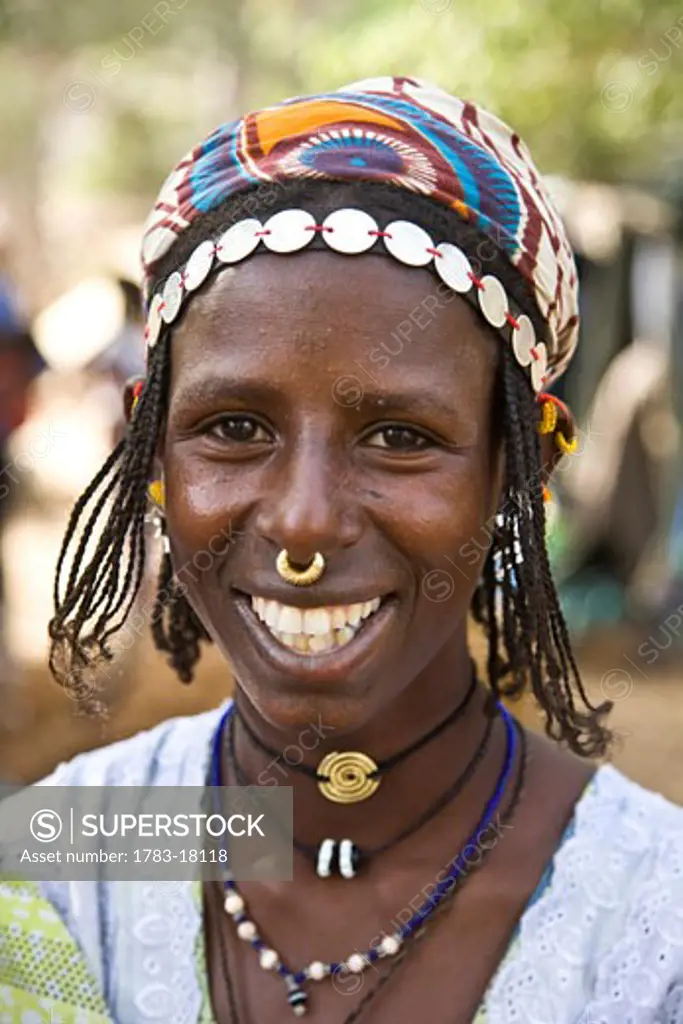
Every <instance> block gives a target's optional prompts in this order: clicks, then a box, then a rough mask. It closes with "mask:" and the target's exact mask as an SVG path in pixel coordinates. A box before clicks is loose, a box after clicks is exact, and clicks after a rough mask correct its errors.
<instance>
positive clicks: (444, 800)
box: [227, 713, 497, 878]
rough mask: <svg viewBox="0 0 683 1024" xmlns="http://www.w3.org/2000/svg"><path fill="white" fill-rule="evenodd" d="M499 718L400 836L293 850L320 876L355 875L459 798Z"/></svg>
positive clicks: (231, 745) (490, 719)
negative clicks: (365, 845) (452, 778)
mask: <svg viewBox="0 0 683 1024" xmlns="http://www.w3.org/2000/svg"><path fill="white" fill-rule="evenodd" d="M496 717H497V713H496V714H495V715H488V716H487V723H486V727H485V729H484V734H483V736H482V738H481V741H480V743H479V745H478V746H477V749H476V750H475V752H474V754H473V755H472V757H471V758H470V760H469V761H468V763H467V764H466V765H465V768H464V770H463V771H462V772H461V773H460V775H458V777H457V778H456V779H455V781H454V782H453V783H452V784H451V785H450V786H449V787H448V789H447V790H446V791H445V792H444V793H442V794H441V795H440V796H439V797H437V799H436V800H434V801H433V802H432V804H430V806H429V807H428V808H427V809H426V810H425V811H423V812H422V813H421V814H419V815H418V817H417V818H416V819H415V821H413V822H411V824H410V825H407V826H406V827H405V828H404V829H402V830H401V831H400V832H399V833H398V835H396V836H393V837H392V838H391V839H389V840H387V841H386V842H384V843H380V844H379V845H378V846H374V847H370V848H368V849H362V848H361V847H359V846H356V844H355V843H353V842H352V841H351V840H350V839H342V840H341V841H337V840H334V839H324V840H323V841H322V842H321V843H319V844H318V845H311V844H308V843H300V842H299V841H298V840H297V839H294V840H293V843H294V849H295V850H297V851H298V852H299V853H301V854H303V856H305V857H306V858H307V859H308V860H310V861H311V862H312V863H313V864H314V865H315V867H316V870H317V873H318V875H319V876H320V877H321V878H329V877H330V875H331V874H332V872H333V869H334V868H336V869H337V871H338V872H339V874H340V875H341V876H342V877H343V878H354V877H355V876H356V874H357V873H358V871H359V869H360V868H361V867H362V866H364V865H366V864H367V863H368V862H369V861H370V860H371V858H373V857H378V856H379V855H380V854H382V853H385V852H386V851H387V850H390V849H392V847H394V846H397V845H398V843H400V842H402V841H403V840H404V839H408V837H409V836H412V835H414V833H415V832H417V831H418V830H419V829H421V828H423V827H424V826H425V825H426V824H427V823H428V822H430V821H431V820H432V819H433V818H435V817H436V816H437V814H439V812H440V811H442V810H444V808H445V807H447V806H448V805H449V804H450V803H452V802H453V801H454V800H455V799H456V797H457V796H458V795H459V794H460V793H461V792H462V790H463V788H464V787H465V786H466V785H467V783H468V782H469V780H470V779H471V778H472V775H473V774H474V772H475V771H476V769H477V767H478V766H479V765H480V764H481V762H482V760H483V758H484V756H485V754H486V751H487V750H488V748H489V744H490V741H491V735H492V732H493V724H494V721H495V718H496ZM234 719H235V716H233V717H232V718H231V719H230V722H229V724H228V729H227V733H228V735H227V753H228V758H229V760H230V762H231V763H232V766H233V771H234V773H235V779H236V781H237V785H238V786H252V785H254V783H252V782H250V780H249V779H248V778H247V777H246V775H245V773H244V772H243V770H242V768H241V766H240V764H239V762H238V760H237V754H236V751H235V729H234ZM240 721H241V719H240Z"/></svg>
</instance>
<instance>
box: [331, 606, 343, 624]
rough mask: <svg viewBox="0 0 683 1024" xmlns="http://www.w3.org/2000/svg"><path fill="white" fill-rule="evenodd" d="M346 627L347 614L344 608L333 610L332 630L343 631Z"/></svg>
mask: <svg viewBox="0 0 683 1024" xmlns="http://www.w3.org/2000/svg"><path fill="white" fill-rule="evenodd" d="M345 625H346V612H345V611H344V609H343V608H339V607H337V608H333V609H332V629H343V628H344V626H345Z"/></svg>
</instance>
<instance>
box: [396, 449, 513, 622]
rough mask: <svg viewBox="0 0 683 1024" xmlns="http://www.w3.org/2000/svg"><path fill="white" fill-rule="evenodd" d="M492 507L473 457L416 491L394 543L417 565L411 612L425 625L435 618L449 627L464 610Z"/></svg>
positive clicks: (480, 561) (485, 543)
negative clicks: (404, 529)
mask: <svg viewBox="0 0 683 1024" xmlns="http://www.w3.org/2000/svg"><path fill="white" fill-rule="evenodd" d="M495 507H496V505H495V497H494V488H493V486H492V483H491V480H490V479H489V477H488V476H486V475H484V474H483V473H482V467H481V464H478V465H477V464H475V462H474V461H472V462H469V461H468V463H467V464H465V465H463V466H461V467H460V468H459V470H458V471H457V472H455V473H454V474H453V475H452V476H450V477H447V478H444V479H443V480H442V481H441V483H440V486H438V487H435V486H432V487H425V488H424V489H423V490H422V493H421V494H420V499H419V504H418V503H417V502H416V510H415V512H414V513H413V516H412V517H411V521H410V531H409V535H408V533H406V535H405V536H404V537H403V539H402V541H400V543H402V544H404V545H405V548H404V550H408V551H410V552H411V555H412V557H411V561H412V562H413V564H414V566H415V567H417V569H418V579H417V588H418V589H417V614H418V617H419V618H420V619H423V620H424V623H425V628H430V627H431V629H434V628H436V620H437V619H439V621H441V618H444V619H445V620H447V622H448V627H449V628H451V627H452V625H453V624H454V617H455V619H457V620H460V619H462V617H463V616H464V615H465V614H466V613H467V609H468V608H469V604H470V601H471V598H472V594H473V593H474V590H475V588H476V585H477V582H478V580H479V578H480V575H481V571H482V568H483V565H484V562H485V560H486V555H487V553H488V549H489V547H490V544H491V538H492V529H493V525H494V514H495ZM416 555H417V557H415V556H416Z"/></svg>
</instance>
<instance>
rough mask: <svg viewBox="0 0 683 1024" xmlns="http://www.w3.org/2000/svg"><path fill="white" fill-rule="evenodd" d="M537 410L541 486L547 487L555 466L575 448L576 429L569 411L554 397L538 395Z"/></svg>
mask: <svg viewBox="0 0 683 1024" xmlns="http://www.w3.org/2000/svg"><path fill="white" fill-rule="evenodd" d="M538 410H539V420H538V431H539V435H540V437H539V440H540V442H541V467H542V473H543V484H544V486H547V485H548V483H549V481H550V479H551V477H552V474H553V472H554V470H555V467H556V466H557V464H558V463H559V462H560V460H561V459H562V458H563V456H565V455H568V454H570V453H571V450H572V449H573V448H575V447H576V444H577V427H576V420H575V419H574V416H573V413H572V411H571V409H569V407H568V406H566V405H565V404H564V402H561V401H560V399H559V398H556V397H555V395H549V394H540V395H539V396H538Z"/></svg>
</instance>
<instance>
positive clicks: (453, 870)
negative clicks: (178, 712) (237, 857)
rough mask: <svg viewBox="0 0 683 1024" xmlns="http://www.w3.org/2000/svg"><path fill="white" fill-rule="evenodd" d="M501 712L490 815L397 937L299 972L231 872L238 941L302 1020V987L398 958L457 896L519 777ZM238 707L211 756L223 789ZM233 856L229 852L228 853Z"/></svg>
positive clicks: (221, 727)
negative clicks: (225, 753) (226, 743)
mask: <svg viewBox="0 0 683 1024" xmlns="http://www.w3.org/2000/svg"><path fill="white" fill-rule="evenodd" d="M497 708H498V711H499V713H500V715H501V717H502V719H503V721H504V723H505V733H506V750H505V760H504V762H503V766H502V769H501V771H500V774H499V776H498V780H497V783H496V788H495V790H494V792H493V795H492V796H491V798H490V799H489V801H488V803H487V805H486V808H485V810H484V813H483V815H482V817H481V819H480V821H479V823H478V824H477V826H476V828H475V829H474V830H473V832H472V834H471V835H470V837H469V839H468V840H467V842H466V843H465V844H464V846H463V848H462V853H460V854H459V855H458V856H457V857H456V858H455V859H454V860H453V861H451V864H450V868H449V870H448V872H447V874H446V876H445V878H443V879H442V880H441V881H440V882H439V883H438V884H437V886H436V889H435V890H434V892H433V893H432V894H431V896H429V898H428V899H426V900H425V901H424V903H423V904H422V906H421V907H420V908H419V909H418V910H417V911H416V912H415V913H414V914H413V916H412V917H411V918H410V919H409V920H408V921H407V922H406V923H405V924H403V925H401V927H400V928H399V929H398V930H397V931H396V932H394V933H393V934H391V935H385V936H384V937H383V938H382V940H381V941H380V943H379V944H378V945H377V946H373V947H372V948H370V949H368V950H366V951H365V952H364V953H352V954H351V956H349V957H348V958H347V959H346V960H342V961H337V962H332V963H323V962H322V961H319V960H316V961H313V962H312V963H310V964H309V965H308V966H307V967H305V968H304V969H303V970H300V971H294V970H292V968H291V967H289V966H288V965H287V964H286V963H285V961H284V960H283V959H282V958H281V957H280V955H279V954H278V953H277V952H276V951H275V950H274V949H271V948H270V947H268V946H267V944H266V943H265V942H264V941H263V940H262V939H261V937H260V935H259V934H258V931H257V928H256V925H255V924H254V922H253V921H252V920H251V919H250V918H249V917H248V915H247V914H246V912H245V911H246V904H245V902H244V899H243V898H242V896H240V894H239V892H238V890H237V885H236V883H235V880H234V878H233V877H232V875H231V874H230V872H229V871H228V869H227V866H226V869H225V871H224V879H223V889H224V894H225V901H224V908H225V911H226V913H227V914H228V915H229V916H230V917H231V918H232V920H233V922H234V924H235V926H236V929H237V934H238V937H239V938H241V939H242V940H244V941H246V942H249V943H250V945H251V946H252V948H253V949H254V951H255V952H256V953H257V954H258V955H259V960H260V964H261V967H262V968H263V969H264V970H266V971H271V972H275V973H277V974H279V976H280V977H281V978H282V979H283V982H284V984H285V986H286V988H287V1001H288V1003H289V1005H290V1006H291V1008H292V1011H293V1012H294V1014H295V1016H297V1017H301V1016H303V1015H304V1014H305V1013H306V1009H307V1002H308V993H307V992H306V991H305V989H304V988H303V987H302V986H303V985H305V984H306V983H308V982H311V981H322V980H323V979H324V978H326V977H329V976H332V975H334V974H338V973H343V974H361V973H362V972H363V971H364V970H365V968H366V967H368V966H370V964H372V963H375V962H376V961H377V960H380V959H383V958H385V957H391V956H395V955H396V954H397V953H398V952H399V950H400V948H401V946H402V945H403V943H404V942H405V940H406V939H409V938H410V937H411V936H412V935H413V934H414V933H415V932H416V931H418V929H419V928H421V927H422V926H423V924H425V922H426V921H427V920H428V919H429V917H430V916H431V915H432V914H433V913H434V912H435V910H436V908H437V907H438V906H439V904H440V903H441V901H442V900H443V899H444V898H445V897H446V896H448V895H449V894H451V893H452V891H453V889H454V887H455V886H456V885H457V881H458V876H459V875H460V876H461V877H466V875H467V867H468V864H467V860H466V858H465V856H464V854H465V851H466V850H468V849H469V848H470V847H472V846H474V847H476V843H477V838H478V836H479V835H480V834H481V833H482V832H485V831H486V830H487V829H488V828H489V827H490V825H491V823H492V822H493V819H494V816H495V814H496V812H497V811H498V809H499V807H500V804H501V802H502V799H503V796H504V795H505V792H506V789H507V786H508V783H509V781H510V777H511V775H512V771H513V765H514V762H515V755H516V753H517V747H518V742H519V740H518V733H517V729H516V727H515V722H514V719H513V718H512V716H511V715H510V714H509V713H508V712H507V711H506V709H505V708H504V707H503V705H502V704H498V705H497ZM233 709H234V704H233V703H231V704H230V706H229V707H228V708H227V709H226V711H225V713H224V714H223V715H222V717H221V720H220V722H219V724H218V728H217V729H216V732H215V734H214V738H213V743H212V750H211V772H210V784H211V786H215V787H220V786H221V785H222V780H221V775H222V773H221V751H222V749H223V736H224V734H225V729H226V726H227V724H228V722H229V721H230V718H231V716H232V714H233ZM226 852H227V851H226Z"/></svg>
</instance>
